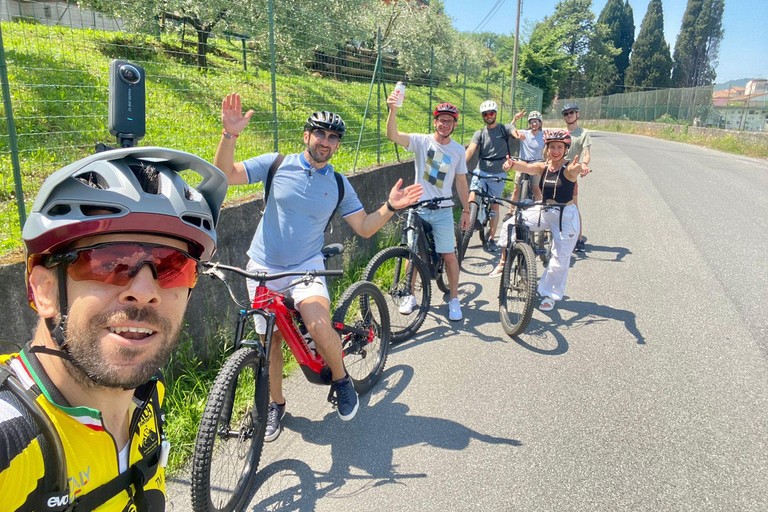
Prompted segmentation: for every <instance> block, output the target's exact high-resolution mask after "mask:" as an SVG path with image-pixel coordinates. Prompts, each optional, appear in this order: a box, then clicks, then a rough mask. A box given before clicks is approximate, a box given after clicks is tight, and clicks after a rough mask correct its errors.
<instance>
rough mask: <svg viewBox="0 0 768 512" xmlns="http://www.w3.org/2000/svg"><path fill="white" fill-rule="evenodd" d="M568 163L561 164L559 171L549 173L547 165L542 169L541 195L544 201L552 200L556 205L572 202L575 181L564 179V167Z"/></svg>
mask: <svg viewBox="0 0 768 512" xmlns="http://www.w3.org/2000/svg"><path fill="white" fill-rule="evenodd" d="M567 165H568V162H565V163H563V166H562V167H561V168H560V170H559V171H550V170H549V165H547V166H546V167H545V168H544V174H543V175H542V178H541V179H542V183H541V194H542V196H543V198H544V201H547V200H549V199H554V200H555V202H556V203H567V202H570V201H573V188H574V186H575V185H576V182H575V181H571V180H569V179H568V178H566V177H565V167H566V166H567Z"/></svg>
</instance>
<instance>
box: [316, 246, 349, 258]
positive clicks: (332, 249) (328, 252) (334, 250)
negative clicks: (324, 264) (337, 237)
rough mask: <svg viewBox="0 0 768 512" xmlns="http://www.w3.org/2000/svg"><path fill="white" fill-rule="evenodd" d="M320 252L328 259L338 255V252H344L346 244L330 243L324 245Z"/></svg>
mask: <svg viewBox="0 0 768 512" xmlns="http://www.w3.org/2000/svg"><path fill="white" fill-rule="evenodd" d="M320 253H321V254H322V255H323V258H325V259H326V260H327V259H329V258H332V257H334V256H336V255H337V254H343V253H344V245H343V244H329V245H326V246H325V247H323V249H322V250H321V251H320Z"/></svg>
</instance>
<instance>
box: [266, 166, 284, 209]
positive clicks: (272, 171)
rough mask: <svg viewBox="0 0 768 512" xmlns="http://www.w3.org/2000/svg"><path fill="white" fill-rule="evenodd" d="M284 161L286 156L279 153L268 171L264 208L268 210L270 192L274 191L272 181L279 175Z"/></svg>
mask: <svg viewBox="0 0 768 512" xmlns="http://www.w3.org/2000/svg"><path fill="white" fill-rule="evenodd" d="M283 160H285V155H283V154H280V153H278V154H277V157H276V158H275V160H274V161H273V162H272V165H270V166H269V171H267V181H266V183H264V208H265V209H266V208H267V201H268V200H269V192H270V191H271V190H272V179H273V178H274V177H275V174H277V169H278V168H279V167H280V166H281V165H282V164H283Z"/></svg>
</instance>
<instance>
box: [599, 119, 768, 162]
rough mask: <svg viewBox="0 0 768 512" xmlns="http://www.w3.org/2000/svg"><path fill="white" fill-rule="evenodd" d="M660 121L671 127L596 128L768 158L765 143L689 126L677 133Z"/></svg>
mask: <svg viewBox="0 0 768 512" xmlns="http://www.w3.org/2000/svg"><path fill="white" fill-rule="evenodd" d="M660 121H661V122H664V123H667V124H669V126H666V127H664V128H663V129H661V130H657V129H655V128H651V127H650V126H643V125H639V124H635V123H625V122H622V121H615V122H611V123H605V124H600V126H596V127H595V129H597V130H604V131H609V132H620V133H631V134H636V135H647V136H650V137H656V138H659V139H665V140H672V141H676V142H684V143H687V144H695V145H697V146H703V147H706V148H710V149H717V150H719V151H724V152H726V153H731V154H734V155H745V156H751V157H755V158H768V144H766V143H765V142H762V143H761V142H751V141H746V140H742V139H739V138H736V137H734V136H733V135H731V134H723V135H721V136H711V135H699V134H695V133H688V126H687V125H683V130H682V131H676V130H675V129H674V128H672V124H670V123H671V121H669V120H668V119H663V120H662V119H660ZM586 126H587V127H588V128H589V121H587V122H586Z"/></svg>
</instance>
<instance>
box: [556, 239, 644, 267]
mask: <svg viewBox="0 0 768 512" xmlns="http://www.w3.org/2000/svg"><path fill="white" fill-rule="evenodd" d="M586 247H587V252H577V253H574V254H573V257H572V258H571V267H573V264H574V263H576V262H577V261H584V260H592V261H612V262H620V263H623V262H624V258H625V257H626V256H627V255H629V254H632V251H630V250H629V249H627V248H626V247H611V246H608V245H593V244H590V243H589V241H587V244H586ZM611 254H613V257H610V255H611Z"/></svg>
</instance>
